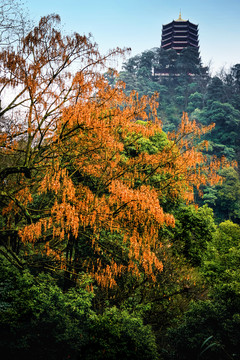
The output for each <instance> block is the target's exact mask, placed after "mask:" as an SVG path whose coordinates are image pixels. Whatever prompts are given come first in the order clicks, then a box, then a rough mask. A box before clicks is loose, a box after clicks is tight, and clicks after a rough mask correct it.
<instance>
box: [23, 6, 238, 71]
mask: <svg viewBox="0 0 240 360" xmlns="http://www.w3.org/2000/svg"><path fill="white" fill-rule="evenodd" d="M25 4H26V7H27V8H28V12H29V15H30V18H31V19H32V20H34V21H35V22H37V21H38V20H39V19H40V17H41V16H45V15H49V14H52V13H55V14H59V15H60V17H61V19H62V24H63V25H64V29H65V31H66V32H67V33H72V32H78V33H80V34H81V35H83V34H85V35H87V34H88V33H91V34H92V35H93V38H94V40H95V41H96V42H97V43H98V45H99V49H100V51H101V53H106V52H107V51H108V50H109V49H112V48H115V47H117V46H119V47H130V48H131V49H132V52H131V54H130V57H132V56H135V55H137V54H140V53H141V52H143V51H145V50H149V49H151V48H153V47H158V46H160V42H161V31H162V25H163V24H167V23H169V22H171V21H172V20H176V19H177V18H178V16H179V11H180V9H181V13H182V18H183V19H184V20H189V21H191V22H193V23H194V24H198V28H199V40H200V54H201V58H202V62H203V65H208V64H209V62H211V67H212V70H213V71H214V72H216V71H219V70H220V69H221V68H222V67H225V68H226V69H228V68H229V67H230V66H232V65H235V64H237V63H240V0H37V1H36V0H26V1H25Z"/></svg>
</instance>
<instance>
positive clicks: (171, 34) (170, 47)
mask: <svg viewBox="0 0 240 360" xmlns="http://www.w3.org/2000/svg"><path fill="white" fill-rule="evenodd" d="M200 68H201V60H200V54H199V43H198V25H195V24H193V23H191V22H190V21H189V20H183V19H182V16H181V12H180V14H179V18H178V19H177V20H173V21H172V22H170V23H169V24H166V25H163V26H162V41H161V47H160V52H159V59H158V64H157V63H156V64H155V66H154V68H153V75H154V77H155V79H156V80H161V78H163V77H166V76H174V77H176V76H180V75H181V74H183V73H184V74H186V73H187V74H188V75H190V76H195V75H197V74H199V72H200Z"/></svg>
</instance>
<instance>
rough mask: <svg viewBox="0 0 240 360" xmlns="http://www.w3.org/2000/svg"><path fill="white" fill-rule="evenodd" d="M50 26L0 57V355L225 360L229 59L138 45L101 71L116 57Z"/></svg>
mask: <svg viewBox="0 0 240 360" xmlns="http://www.w3.org/2000/svg"><path fill="white" fill-rule="evenodd" d="M5 3H7V0H6V1H5ZM2 24H4V23H2ZM59 24H60V19H59V17H58V16H57V15H51V16H47V17H44V18H42V19H41V21H40V23H39V24H38V26H36V27H35V28H34V29H32V30H31V31H30V32H28V34H27V35H26V36H24V37H22V38H21V41H16V38H14V42H16V45H14V46H6V47H5V46H2V48H1V51H0V84H1V91H0V94H1V96H2V100H3V102H2V107H1V109H0V116H1V118H0V159H1V164H0V182H1V183H0V201H1V204H0V206H1V214H0V224H1V229H0V234H1V240H0V284H1V286H0V323H1V337H0V349H1V352H2V353H4V354H6V355H5V358H6V359H15V358H19V357H21V356H22V357H23V358H25V359H33V358H34V359H39V360H40V359H52V360H55V359H62V360H65V359H75V360H77V359H86V360H95V359H96V360H97V359H99V360H100V359H112V360H114V359H136V360H137V359H146V360H147V359H149V360H150V359H151V360H154V359H156V360H157V359H161V360H164V359H165V360H173V359H189V360H190V359H205V360H209V359H221V360H225V359H234V358H238V357H239V356H240V353H239V345H240V344H239V335H240V327H239V316H240V315H239V314H240V301H239V289H240V283H239V270H238V269H239V260H240V257H239V254H240V253H239V240H240V227H239V221H240V180H239V173H238V170H237V167H236V161H237V160H239V153H240V149H239V135H238V134H239V123H240V108H239V100H240V93H239V90H240V85H239V84H240V83H239V78H240V77H239V71H240V70H239V65H235V66H234V67H232V69H231V70H230V71H229V73H222V74H221V76H219V77H213V78H211V77H210V76H209V75H208V71H207V70H208V69H206V68H203V67H202V66H201V64H200V63H199V59H198V57H197V56H196V54H195V53H194V52H193V51H192V50H191V49H187V50H186V51H184V52H183V53H181V55H180V56H178V55H176V53H174V52H173V51H169V52H163V51H161V50H160V51H159V49H153V50H151V51H146V52H144V53H143V54H141V55H139V56H137V57H135V58H130V59H129V60H128V61H127V62H126V63H125V65H124V69H123V71H122V72H120V74H117V73H116V72H114V71H112V70H107V68H106V60H108V59H109V58H110V57H112V56H113V55H114V56H115V55H121V54H123V53H124V52H125V50H120V49H116V50H113V51H112V52H110V53H109V54H107V55H105V56H101V54H100V53H99V51H98V48H97V46H96V44H94V43H92V41H91V37H87V36H81V35H79V34H74V35H72V36H64V35H62V33H61V31H60V29H59ZM14 36H15V35H14ZM10 38H11V33H8V39H10ZM8 43H9V41H8ZM75 62H76V63H77V64H78V69H77V71H76V67H75ZM159 67H165V69H166V68H167V69H169V74H168V76H162V77H160V78H159V77H158V76H157V75H156V74H157V69H159ZM153 69H156V71H153ZM6 89H7V91H8V92H7V95H6V93H5V90H6ZM187 112H188V114H189V115H188V114H187ZM160 119H161V120H160ZM213 123H215V124H213ZM196 204H197V205H196ZM233 221H234V222H233Z"/></svg>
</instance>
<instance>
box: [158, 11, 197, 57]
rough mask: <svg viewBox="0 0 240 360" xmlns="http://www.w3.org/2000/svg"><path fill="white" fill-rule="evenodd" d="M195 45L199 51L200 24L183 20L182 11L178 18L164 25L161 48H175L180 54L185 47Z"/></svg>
mask: <svg viewBox="0 0 240 360" xmlns="http://www.w3.org/2000/svg"><path fill="white" fill-rule="evenodd" d="M189 47H193V48H195V49H197V51H198V53H199V45H198V25H195V24H193V23H191V22H190V21H189V20H183V19H182V17H181V12H180V14H179V18H178V19H177V20H173V21H172V22H171V23H169V24H166V25H163V27H162V42H161V48H162V49H164V50H169V49H174V50H176V52H177V53H178V54H179V53H180V52H181V51H182V50H183V49H184V48H189Z"/></svg>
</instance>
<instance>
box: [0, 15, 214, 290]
mask: <svg viewBox="0 0 240 360" xmlns="http://www.w3.org/2000/svg"><path fill="white" fill-rule="evenodd" d="M56 21H59V18H58V16H49V17H46V18H42V19H41V21H40V23H39V26H38V27H37V28H35V29H34V30H33V31H32V32H30V33H29V34H28V35H27V36H26V38H24V39H23V42H22V47H21V48H19V51H18V54H15V53H14V52H13V51H12V50H11V49H8V50H4V51H3V52H2V54H1V63H2V69H3V71H4V72H2V80H1V81H2V84H3V86H4V87H5V86H9V87H13V88H16V89H19V88H21V90H20V92H19V93H18V94H17V95H15V96H14V98H13V99H11V100H10V102H9V104H8V105H7V106H6V107H5V108H3V109H2V111H1V114H2V115H6V114H7V113H9V112H10V111H11V112H12V114H13V116H14V117H15V119H17V116H18V118H19V110H21V109H22V107H24V109H26V110H25V111H22V112H20V114H21V116H22V117H21V121H19V122H17V121H16V125H15V127H13V128H11V130H10V132H9V133H5V132H4V133H2V134H1V149H2V150H1V153H2V156H5V157H6V156H9V157H11V159H12V160H11V164H7V165H5V166H4V167H3V168H2V169H1V173H0V178H1V180H2V185H3V187H2V190H1V198H2V201H3V218H2V223H3V227H2V232H1V233H2V237H1V241H2V243H1V244H2V250H1V251H2V253H3V254H4V255H5V256H6V257H7V258H8V259H9V260H11V261H12V262H13V263H14V264H15V265H16V266H18V267H20V268H22V267H26V266H29V267H34V268H35V269H36V268H39V269H40V270H42V269H48V270H49V271H51V270H52V271H53V270H54V271H55V270H59V271H60V270H64V271H65V274H66V277H68V278H69V280H71V281H78V280H77V279H79V274H81V273H82V272H83V273H85V272H87V273H88V274H90V275H91V277H92V278H93V279H94V281H95V282H96V283H97V284H98V285H101V286H103V287H109V288H113V287H115V286H116V285H117V284H118V283H120V282H121V278H124V277H125V276H128V274H131V276H132V277H133V278H135V279H139V278H141V277H146V279H147V280H148V281H150V282H154V281H155V280H156V274H157V273H159V272H161V271H162V268H163V264H162V259H160V258H158V256H157V255H156V254H157V253H158V250H159V249H160V248H161V246H162V245H161V243H159V241H158V231H159V228H161V227H162V226H163V225H166V226H174V217H173V215H172V214H169V213H167V212H164V210H163V207H162V205H161V202H163V203H164V201H166V199H170V198H176V197H181V198H182V199H184V200H185V201H193V193H194V186H196V187H197V188H199V186H200V184H202V183H207V182H210V183H215V182H217V181H218V180H219V179H220V177H219V176H218V175H217V173H216V171H217V169H218V168H219V166H220V165H221V162H220V161H218V160H214V161H213V162H212V163H211V164H209V163H206V157H204V156H203V154H202V153H201V151H200V150H201V149H202V148H203V147H204V146H205V143H202V144H201V145H199V144H198V140H196V139H197V138H198V137H199V136H201V134H204V133H205V132H206V131H208V130H210V129H211V128H212V126H209V127H201V128H200V127H198V126H197V124H196V123H195V122H190V121H189V119H188V117H187V114H184V115H183V118H182V121H181V124H180V127H179V129H178V131H176V132H174V133H172V134H171V135H170V136H169V138H168V141H166V138H164V136H163V137H162V140H161V141H160V142H159V145H158V146H155V147H153V146H152V145H151V146H150V147H152V148H153V150H152V151H149V147H147V148H146V147H145V145H144V146H143V143H142V142H141V141H140V140H141V139H142V140H144V141H145V142H146V141H148V140H147V139H150V142H151V141H153V142H154V141H155V137H156V136H157V134H158V133H160V134H161V131H162V130H161V126H160V123H159V120H158V119H157V116H156V106H157V103H156V96H154V97H152V98H151V99H148V98H147V97H142V98H141V99H140V98H139V97H138V94H137V93H136V92H134V91H133V92H132V93H131V94H130V95H129V96H127V95H125V93H124V91H123V85H122V84H121V83H117V84H116V86H115V87H112V86H110V85H109V84H108V82H107V80H106V79H105V77H104V75H102V74H100V73H99V71H98V70H99V66H103V65H104V60H105V59H106V57H105V58H102V57H101V56H100V55H99V53H98V51H97V48H96V46H95V45H94V44H92V43H91V42H90V40H89V39H88V38H86V37H85V36H83V37H82V36H80V35H79V34H75V35H74V36H73V37H62V36H61V33H60V32H59V31H57V30H56V29H55V28H54V25H55V22H56ZM116 52H117V53H121V50H117V51H116ZM74 60H80V61H81V69H79V71H78V72H77V73H76V74H75V75H73V74H72V73H71V72H69V71H67V70H68V69H69V66H70V65H71V64H72V63H73V62H74ZM96 70H97V71H96ZM15 110H16V112H15ZM139 120H141V121H139ZM160 137H161V136H160ZM157 138H158V137H157ZM161 199H162V200H161Z"/></svg>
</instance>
